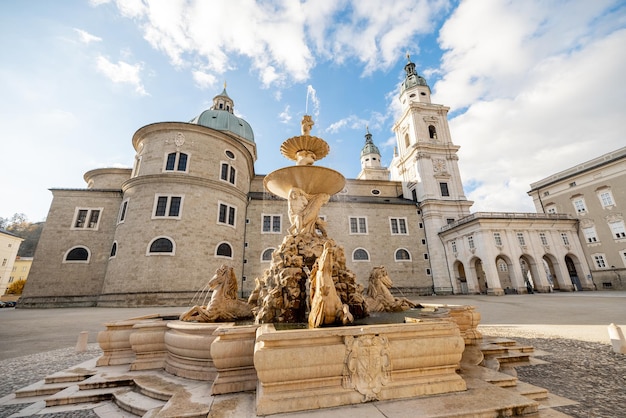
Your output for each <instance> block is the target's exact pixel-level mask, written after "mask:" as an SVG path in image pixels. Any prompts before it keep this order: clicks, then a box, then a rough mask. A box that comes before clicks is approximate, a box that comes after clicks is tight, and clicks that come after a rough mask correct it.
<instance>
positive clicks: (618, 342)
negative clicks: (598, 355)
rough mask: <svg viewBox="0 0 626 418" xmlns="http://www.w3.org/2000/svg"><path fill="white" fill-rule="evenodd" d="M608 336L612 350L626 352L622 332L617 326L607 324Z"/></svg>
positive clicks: (625, 343) (625, 340) (625, 342)
mask: <svg viewBox="0 0 626 418" xmlns="http://www.w3.org/2000/svg"><path fill="white" fill-rule="evenodd" d="M609 338H610V339H611V344H613V352H615V353H621V354H626V339H624V333H623V332H622V329H621V328H620V327H619V326H617V325H615V324H611V325H609Z"/></svg>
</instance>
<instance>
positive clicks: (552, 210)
mask: <svg viewBox="0 0 626 418" xmlns="http://www.w3.org/2000/svg"><path fill="white" fill-rule="evenodd" d="M546 212H547V213H556V206H549V207H547V208H546Z"/></svg>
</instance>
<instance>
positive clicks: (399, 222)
mask: <svg viewBox="0 0 626 418" xmlns="http://www.w3.org/2000/svg"><path fill="white" fill-rule="evenodd" d="M389 223H390V226H391V235H407V234H408V233H409V232H408V230H407V228H406V218H389Z"/></svg>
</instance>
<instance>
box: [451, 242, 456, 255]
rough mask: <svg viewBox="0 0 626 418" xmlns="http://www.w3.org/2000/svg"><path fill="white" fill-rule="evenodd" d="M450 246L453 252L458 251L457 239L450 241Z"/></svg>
mask: <svg viewBox="0 0 626 418" xmlns="http://www.w3.org/2000/svg"><path fill="white" fill-rule="evenodd" d="M450 246H451V247H452V252H453V253H456V252H458V251H457V250H456V241H452V242H451V243H450Z"/></svg>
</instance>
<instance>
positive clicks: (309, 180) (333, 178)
mask: <svg viewBox="0 0 626 418" xmlns="http://www.w3.org/2000/svg"><path fill="white" fill-rule="evenodd" d="M263 184H264V185H265V188H266V189H267V190H269V191H270V192H271V193H273V194H275V195H276V196H279V197H282V198H284V199H287V198H288V197H289V191H290V190H291V189H292V188H293V187H297V188H299V189H302V190H304V192H305V193H308V194H311V195H315V194H320V193H327V194H329V195H331V196H332V195H334V194H336V193H339V192H340V191H341V190H343V188H344V186H345V184H346V179H345V177H344V176H343V175H342V174H341V173H339V172H338V171H335V170H333V169H331V168H327V167H320V166H316V165H295V166H289V167H284V168H281V169H278V170H276V171H272V172H271V173H270V174H268V175H267V176H265V179H264V180H263Z"/></svg>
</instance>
